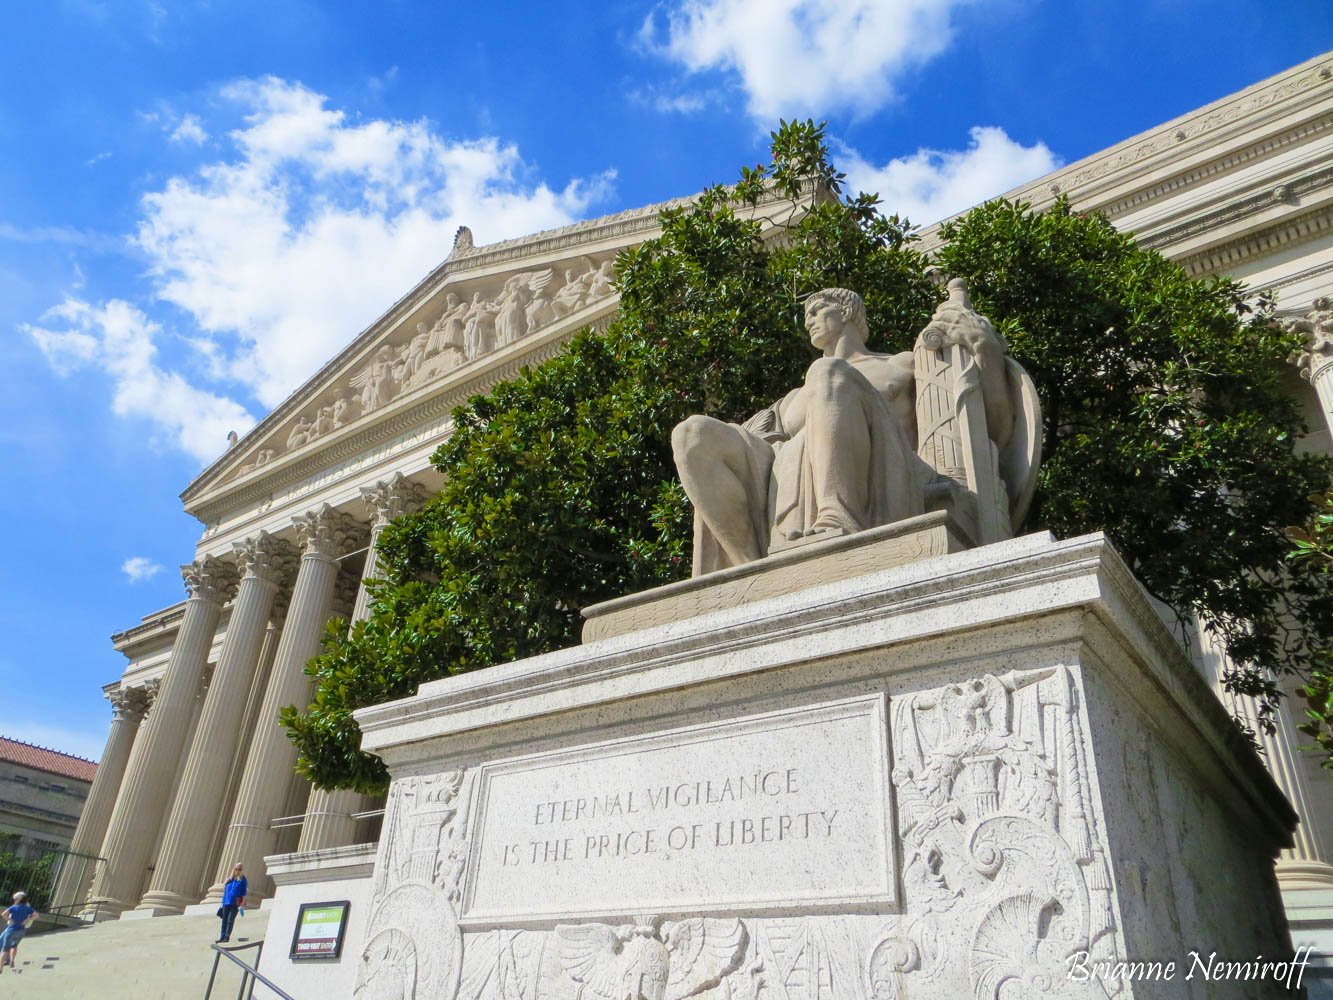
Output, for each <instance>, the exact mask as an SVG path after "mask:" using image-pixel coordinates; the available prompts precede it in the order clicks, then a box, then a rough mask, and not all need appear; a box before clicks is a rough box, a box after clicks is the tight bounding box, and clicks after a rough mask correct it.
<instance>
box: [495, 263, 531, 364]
mask: <svg viewBox="0 0 1333 1000" xmlns="http://www.w3.org/2000/svg"><path fill="white" fill-rule="evenodd" d="M526 279H527V275H525V274H520V275H517V276H515V277H513V278H510V279H509V280H508V281H506V282H505V287H504V292H503V294H502V295H501V296H500V311H499V312H498V313H497V314H496V316H495V346H496V347H505V346H506V345H508V344H512V343H513V342H514V341H516V340H518V339H519V338H520V337H522V336H523V335H524V334H525V333H527V332H528V303H529V302H531V301H532V289H531V288H530V287H529V286H528V283H527V280H526Z"/></svg>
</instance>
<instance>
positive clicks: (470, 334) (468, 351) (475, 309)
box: [463, 292, 498, 361]
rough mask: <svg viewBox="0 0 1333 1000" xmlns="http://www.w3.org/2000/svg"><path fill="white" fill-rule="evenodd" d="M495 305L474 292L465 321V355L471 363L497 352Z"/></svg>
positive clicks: (479, 293)
mask: <svg viewBox="0 0 1333 1000" xmlns="http://www.w3.org/2000/svg"><path fill="white" fill-rule="evenodd" d="M497 311H498V309H497V307H496V305H495V303H493V302H490V301H489V300H487V299H483V298H482V297H481V292H474V293H473V295H472V305H470V306H469V307H468V311H467V317H466V319H464V321H463V353H464V354H465V355H467V359H468V360H469V361H473V360H475V359H477V358H479V357H481V356H482V355H483V354H489V353H490V352H491V351H493V350H495V314H496V312H497Z"/></svg>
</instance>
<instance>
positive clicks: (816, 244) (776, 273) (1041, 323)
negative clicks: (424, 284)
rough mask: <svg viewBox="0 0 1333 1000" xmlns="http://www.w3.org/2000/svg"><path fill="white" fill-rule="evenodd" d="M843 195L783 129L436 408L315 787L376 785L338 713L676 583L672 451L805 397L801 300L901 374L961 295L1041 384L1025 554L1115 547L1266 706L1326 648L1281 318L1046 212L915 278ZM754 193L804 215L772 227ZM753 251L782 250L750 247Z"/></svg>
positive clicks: (889, 228) (975, 241) (319, 719)
mask: <svg viewBox="0 0 1333 1000" xmlns="http://www.w3.org/2000/svg"><path fill="white" fill-rule="evenodd" d="M842 180H843V175H842V174H840V173H837V172H836V171H835V170H834V169H833V167H832V166H831V165H830V161H829V155H828V149H827V147H826V145H825V143H824V132H823V126H816V125H814V123H813V122H805V123H791V124H787V123H783V125H782V127H781V128H780V129H779V130H778V131H777V132H775V133H773V159H772V162H771V164H768V165H758V166H755V167H746V168H743V170H742V171H741V178H740V181H739V182H738V183H737V184H736V185H735V186H732V187H725V188H724V187H721V186H718V187H714V188H711V189H709V190H708V191H705V192H704V193H703V194H702V195H701V196H700V197H699V198H697V199H696V200H695V201H694V203H693V204H692V205H690V206H689V207H686V208H675V209H670V210H667V211H665V212H663V214H662V217H661V224H662V233H661V235H660V236H659V237H657V238H655V239H651V240H648V241H646V242H644V243H643V244H641V245H639V246H637V247H635V248H633V249H631V250H627V251H624V252H622V253H621V254H620V256H619V257H618V258H617V261H616V269H617V288H618V290H619V292H620V311H619V315H618V317H617V318H616V320H615V321H614V322H613V323H612V324H611V326H610V328H609V329H608V331H607V332H606V333H605V334H604V335H600V336H594V335H592V334H591V332H589V331H585V332H584V333H582V334H580V335H579V336H577V337H575V338H574V340H573V341H572V342H571V343H570V344H569V346H568V347H567V348H566V349H565V350H564V352H563V353H562V354H560V355H559V356H557V357H555V358H553V359H551V360H550V361H547V362H545V363H543V364H541V365H539V366H538V367H535V368H531V369H525V370H524V371H523V372H522V373H520V375H519V376H518V377H517V378H515V379H513V380H512V381H509V382H505V383H502V384H500V385H498V386H496V387H495V389H494V390H493V391H492V392H491V393H490V394H488V395H486V396H478V397H474V398H473V399H472V400H470V401H469V402H468V404H467V405H466V406H463V407H461V408H460V409H458V410H457V411H455V414H454V417H455V428H456V429H455V431H454V434H453V436H452V437H451V438H450V439H449V441H448V442H446V443H445V444H444V445H442V446H441V447H440V449H439V450H438V451H437V452H436V454H435V456H434V462H435V465H436V467H437V468H438V469H439V470H440V471H441V472H443V473H444V474H445V486H444V488H443V490H441V492H440V494H439V495H438V496H437V497H436V498H435V499H434V500H432V501H431V502H430V503H429V504H427V505H426V507H425V508H424V509H422V510H421V511H420V512H419V513H417V514H413V515H411V516H409V517H406V518H403V519H401V520H399V521H397V522H395V523H393V524H391V525H390V526H389V527H388V528H386V529H385V531H384V533H383V535H382V536H381V540H380V543H379V545H380V553H381V562H380V566H381V567H382V572H383V574H384V579H383V581H382V582H381V583H379V584H378V585H376V586H375V587H374V594H375V597H376V603H375V605H374V607H373V611H372V613H371V615H370V618H369V619H368V620H366V621H364V622H357V623H356V624H355V625H354V626H353V627H352V628H351V630H350V631H348V630H347V628H346V626H345V624H343V623H337V622H335V623H334V624H333V625H332V626H331V627H330V630H329V632H328V633H327V637H326V644H325V650H326V651H325V652H324V654H323V655H321V656H319V657H317V658H315V659H314V660H312V661H311V663H310V665H309V667H308V671H309V672H310V673H311V674H312V675H313V676H314V677H315V678H316V679H317V682H318V683H317V687H316V693H315V700H314V702H313V703H312V704H311V705H309V706H307V707H305V708H300V709H298V708H297V707H296V706H292V707H289V708H288V709H287V710H285V711H284V713H283V717H282V722H283V724H284V725H285V726H286V727H287V729H288V731H289V735H290V736H291V738H292V739H293V740H294V741H295V742H296V744H297V746H298V747H299V749H300V767H301V769H302V770H303V771H304V772H305V773H306V774H307V775H308V776H309V777H310V778H311V779H312V780H313V781H314V782H315V783H316V784H317V785H320V786H322V787H353V788H358V789H360V790H362V791H366V792H373V791H376V790H379V789H381V788H383V786H384V784H385V781H386V772H385V770H384V767H383V765H382V764H381V763H380V761H379V760H378V759H377V758H375V757H372V756H370V755H368V754H364V753H362V752H361V750H360V745H359V744H360V732H359V730H358V729H357V726H356V723H355V721H354V720H353V719H352V717H351V712H352V711H353V710H354V709H356V708H359V707H362V706H365V705H370V704H374V703H377V702H382V701H386V700H389V699H392V698H401V697H404V696H407V695H410V694H412V693H413V692H414V691H415V690H416V688H417V686H418V685H419V684H421V683H422V682H424V681H427V680H433V679H435V678H439V677H443V676H447V675H449V674H456V673H462V672H464V671H469V670H476V669H479V668H482V667H487V666H491V665H492V664H496V663H501V662H505V661H508V660H513V659H516V658H519V657H524V656H531V655H534V654H537V653H542V652H546V651H548V650H552V649H557V648H560V647H562V646H568V645H572V644H574V643H577V642H578V636H579V629H580V618H579V609H580V608H581V607H584V606H586V605H588V604H592V603H595V602H598V601H603V600H607V599H609V598H612V597H616V596H618V595H621V594H625V593H629V592H632V591H636V590H641V589H644V588H646V587H652V586H656V585H659V584H663V583H667V582H670V581H672V580H676V579H679V578H681V577H684V576H687V575H688V573H689V567H690V551H689V546H690V535H691V511H690V509H689V505H688V501H687V500H686V498H685V496H684V493H683V491H682V490H681V488H680V484H679V482H678V481H677V479H676V474H675V469H674V467H673V464H672V460H671V445H670V435H671V429H672V428H673V427H674V426H675V425H676V424H677V423H678V422H679V421H680V420H682V419H683V418H684V417H686V416H688V415H689V414H692V413H706V414H709V415H711V416H715V417H718V418H720V419H723V420H732V421H743V420H745V419H746V418H747V417H749V416H750V415H751V414H752V413H754V412H755V411H756V410H757V409H759V408H760V407H761V406H763V405H765V404H766V403H767V402H768V401H769V400H772V399H774V398H777V397H780V396H781V395H783V394H784V393H785V392H786V391H787V390H788V389H789V388H791V387H792V386H793V385H795V384H797V383H798V382H799V381H800V379H801V378H802V376H803V374H804V372H805V370H806V368H807V367H808V366H809V364H810V361H811V358H812V353H811V348H810V346H809V341H808V339H807V338H806V336H805V334H804V331H803V329H802V308H801V302H802V299H803V298H804V296H806V295H807V294H809V293H810V292H813V291H815V290H817V289H820V288H824V287H827V286H831V285H832V286H841V287H847V288H853V289H856V290H857V291H859V292H861V293H862V294H863V296H864V298H865V301H866V307H867V313H868V319H869V324H870V329H871V331H872V339H871V343H870V346H871V348H872V349H875V350H882V351H900V350H908V349H910V348H911V346H912V341H913V338H914V337H915V334H916V331H918V330H919V329H921V327H922V326H924V325H925V323H926V321H927V319H928V318H929V316H930V314H931V312H932V311H933V309H934V307H935V305H936V304H937V302H938V301H939V300H940V298H941V297H942V293H941V292H940V291H939V290H938V289H937V287H936V283H935V282H934V281H933V280H932V277H931V274H930V272H931V270H932V268H936V269H939V270H942V271H943V272H944V273H946V274H948V275H950V276H961V277H965V278H967V279H968V283H969V288H970V289H971V293H972V297H973V300H974V302H975V303H976V306H977V308H978V309H979V310H980V311H982V312H984V313H985V314H986V315H988V316H990V317H991V318H992V320H993V321H994V322H995V325H996V327H997V328H998V329H999V330H1000V332H1001V333H1002V334H1003V335H1004V336H1005V338H1006V339H1007V340H1008V343H1009V350H1010V353H1011V354H1012V355H1013V356H1014V357H1015V358H1017V359H1018V360H1019V361H1020V362H1021V363H1022V364H1023V366H1024V367H1025V368H1026V369H1027V370H1028V372H1030V373H1031V374H1032V376H1033V378H1034V379H1035V381H1036V383H1037V387H1038V391H1039V393H1040V395H1041V400H1042V406H1043V414H1044V419H1045V426H1044V429H1043V434H1044V441H1043V454H1044V461H1043V466H1042V470H1041V479H1040V484H1039V487H1038V490H1037V494H1036V498H1035V501H1034V503H1033V505H1032V508H1031V512H1030V513H1029V515H1028V520H1027V523H1026V525H1025V529H1024V530H1028V531H1032V530H1038V529H1049V530H1050V531H1052V532H1054V533H1055V534H1057V535H1059V536H1064V537H1068V536H1072V535H1078V534H1083V533H1085V532H1090V531H1105V532H1107V533H1108V535H1110V537H1111V538H1112V539H1113V541H1114V543H1115V545H1116V547H1117V548H1118V549H1119V551H1120V552H1121V554H1122V555H1123V556H1124V557H1125V558H1126V560H1127V561H1128V563H1129V565H1130V566H1131V567H1132V568H1133V570H1134V572H1135V573H1136V574H1137V575H1138V577H1139V579H1140V580H1142V581H1143V583H1144V585H1145V586H1146V587H1147V588H1148V589H1149V590H1150V591H1151V592H1152V594H1153V595H1154V596H1156V597H1157V598H1158V599H1159V600H1160V601H1161V602H1162V603H1163V604H1164V605H1166V606H1167V607H1168V608H1170V609H1173V610H1174V612H1175V613H1176V614H1177V615H1178V616H1179V617H1180V619H1181V621H1182V622H1193V621H1194V620H1195V619H1196V617H1197V618H1198V619H1200V620H1202V621H1204V622H1205V623H1206V626H1205V627H1207V628H1209V629H1211V630H1213V631H1214V632H1215V633H1216V635H1217V637H1218V639H1219V640H1220V642H1221V643H1222V644H1223V645H1224V646H1225V647H1226V649H1227V650H1228V651H1229V653H1230V654H1231V658H1232V660H1233V661H1234V662H1235V663H1237V664H1240V666H1238V667H1237V668H1236V669H1235V670H1233V671H1232V672H1231V674H1230V675H1229V676H1228V677H1227V678H1226V683H1227V684H1228V686H1229V687H1231V688H1232V689H1233V690H1236V691H1238V692H1243V693H1247V694H1253V695H1256V696H1258V697H1259V698H1260V699H1261V700H1263V701H1267V702H1269V703H1271V699H1272V696H1273V695H1274V693H1275V691H1276V687H1275V685H1276V683H1277V680H1278V678H1279V677H1280V676H1281V675H1282V674H1284V673H1289V672H1292V671H1297V672H1299V671H1305V670H1308V669H1309V667H1310V664H1311V663H1312V662H1314V661H1312V659H1311V651H1313V650H1318V649H1324V648H1327V647H1328V646H1329V645H1330V639H1331V638H1333V596H1331V588H1330V586H1329V584H1330V580H1333V578H1330V577H1329V576H1328V575H1327V574H1324V573H1322V572H1320V571H1319V570H1320V569H1321V567H1319V566H1317V565H1315V564H1314V562H1313V561H1311V560H1306V561H1302V560H1294V561H1293V560H1290V559H1288V555H1289V553H1290V548H1291V542H1290V541H1289V540H1288V538H1287V536H1286V535H1284V533H1283V530H1282V526H1284V525H1290V524H1302V523H1306V522H1307V521H1308V520H1309V518H1310V517H1311V511H1312V507H1311V501H1310V499H1309V497H1310V495H1311V494H1312V493H1314V492H1316V491H1318V490H1320V489H1322V488H1323V487H1324V485H1325V484H1326V483H1327V482H1328V477H1329V471H1330V470H1329V466H1328V464H1327V463H1326V462H1325V461H1324V460H1322V459H1320V458H1315V457H1310V456H1303V455H1300V454H1298V453H1297V452H1296V450H1295V448H1294V443H1295V440H1296V439H1297V438H1298V437H1299V436H1300V435H1301V434H1302V433H1303V431H1304V428H1303V426H1302V424H1301V419H1300V415H1299V413H1298V409H1297V406H1296V405H1295V403H1294V402H1293V401H1292V400H1291V398H1290V397H1289V394H1288V393H1287V392H1285V391H1284V388H1283V385H1284V365H1285V362H1286V359H1287V357H1288V355H1289V354H1290V353H1291V351H1292V349H1293V348H1294V346H1295V336H1294V335H1293V334H1291V333H1289V332H1288V331H1286V330H1285V329H1284V328H1283V327H1282V326H1281V325H1280V324H1279V323H1277V322H1276V321H1275V320H1274V317H1273V314H1272V306H1271V303H1269V302H1266V301H1263V300H1261V301H1260V302H1259V303H1258V305H1257V306H1255V305H1251V304H1247V302H1246V299H1245V296H1244V293H1243V290H1242V288H1241V286H1240V285H1238V284H1237V283H1235V282H1233V281H1230V280H1227V279H1208V280H1194V279H1191V278H1189V277H1188V276H1187V275H1186V274H1185V273H1184V272H1183V271H1182V270H1181V269H1180V268H1179V267H1177V266H1176V265H1174V264H1172V263H1171V262H1170V261H1168V260H1166V259H1165V258H1163V257H1162V256H1160V255H1159V254H1156V253H1153V252H1151V251H1147V250H1143V249H1141V248H1139V247H1138V246H1136V245H1135V244H1134V242H1133V240H1131V239H1130V238H1128V237H1126V236H1123V235H1121V234H1119V233H1117V232H1116V231H1115V230H1114V229H1113V228H1112V226H1111V225H1110V224H1109V223H1108V222H1107V221H1106V220H1105V219H1103V218H1101V217H1098V216H1087V217H1085V216H1083V215H1080V214H1076V213H1074V212H1071V211H1070V208H1069V206H1068V204H1067V203H1066V202H1063V201H1061V202H1059V203H1057V204H1056V205H1055V206H1054V207H1053V208H1051V209H1050V210H1048V211H1046V212H1040V213H1034V212H1031V211H1029V210H1028V208H1027V206H1025V205H1021V204H1013V203H1009V202H1004V201H997V202H992V203H990V204H987V205H984V206H982V207H981V208H978V209H976V210H974V211H972V212H971V213H969V214H968V215H967V216H965V217H964V218H962V219H961V220H960V221H956V222H953V223H949V224H947V225H945V226H944V228H943V233H942V235H943V238H944V245H943V247H942V249H940V250H939V251H938V252H937V253H936V254H935V256H934V258H933V259H932V260H929V261H928V260H927V259H926V258H925V256H924V255H923V254H922V253H921V251H920V250H919V249H918V248H917V246H916V241H915V237H914V235H913V230H912V227H911V226H910V225H909V223H908V222H907V221H906V220H904V219H900V218H899V217H897V216H887V217H886V216H885V215H883V214H882V213H881V212H880V210H879V206H878V199H877V198H876V197H874V196H873V195H866V194H858V195H856V196H854V197H845V196H844V195H843V191H842ZM774 193H776V194H777V195H778V196H779V198H780V199H782V198H785V199H788V200H789V201H790V203H791V205H790V206H789V207H791V208H797V209H800V210H801V211H798V212H795V213H789V212H787V211H783V212H777V213H770V214H772V215H773V218H772V219H768V220H765V218H764V214H765V210H766V207H768V206H771V205H773V194H774ZM807 208H808V210H806V209H807ZM738 210H741V211H738ZM771 225H781V226H782V227H783V228H784V229H785V232H783V233H781V237H782V238H780V239H777V240H773V239H768V240H765V239H764V234H765V231H766V230H767V229H769V227H771ZM770 235H771V234H770Z"/></svg>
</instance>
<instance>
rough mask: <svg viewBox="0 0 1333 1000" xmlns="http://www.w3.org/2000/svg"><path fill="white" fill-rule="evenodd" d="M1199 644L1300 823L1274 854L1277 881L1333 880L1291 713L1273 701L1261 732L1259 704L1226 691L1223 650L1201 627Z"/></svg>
mask: <svg viewBox="0 0 1333 1000" xmlns="http://www.w3.org/2000/svg"><path fill="white" fill-rule="evenodd" d="M1199 635H1200V645H1201V646H1202V649H1203V653H1204V658H1205V661H1207V662H1209V664H1210V666H1211V672H1212V675H1213V676H1212V681H1213V684H1214V687H1215V689H1216V690H1217V692H1218V695H1219V696H1220V697H1221V698H1222V700H1223V702H1224V703H1227V704H1229V705H1230V706H1231V709H1232V713H1233V714H1234V715H1236V716H1237V717H1239V718H1240V719H1243V720H1244V722H1245V725H1246V727H1247V728H1249V729H1250V730H1251V731H1252V732H1253V733H1254V734H1255V737H1256V738H1257V739H1258V741H1259V744H1260V746H1262V747H1263V750H1264V763H1265V764H1266V765H1267V766H1268V771H1269V773H1270V774H1271V775H1272V776H1273V780H1274V781H1276V782H1277V786H1278V787H1279V788H1281V789H1282V791H1283V793H1284V794H1285V795H1286V796H1287V800H1288V801H1289V802H1290V803H1291V806H1292V808H1293V809H1295V810H1296V813H1297V815H1299V816H1300V823H1298V824H1297V826H1296V830H1295V832H1294V833H1293V834H1292V846H1291V847H1290V848H1288V849H1286V850H1284V851H1283V852H1282V853H1281V854H1280V855H1279V856H1278V881H1279V882H1280V883H1284V884H1285V883H1286V882H1288V881H1298V882H1301V883H1314V884H1321V885H1330V886H1333V865H1330V864H1329V861H1330V859H1329V857H1328V856H1327V853H1326V850H1325V842H1324V837H1323V831H1322V830H1321V829H1320V823H1319V816H1318V814H1317V811H1316V810H1315V809H1314V807H1313V802H1312V799H1311V797H1310V792H1309V789H1308V788H1307V787H1306V781H1305V774H1304V772H1303V771H1302V770H1301V761H1300V757H1299V754H1300V750H1299V745H1298V744H1297V742H1296V738H1295V732H1294V729H1293V727H1292V724H1291V719H1290V717H1289V716H1288V715H1287V707H1286V704H1285V703H1283V704H1280V705H1278V706H1277V711H1276V712H1275V713H1274V719H1273V722H1274V725H1275V728H1274V731H1273V732H1271V733H1267V732H1264V729H1263V726H1262V725H1260V721H1259V710H1258V706H1257V705H1256V704H1255V700H1254V699H1253V698H1251V697H1249V696H1248V695H1238V694H1231V693H1229V692H1225V691H1223V690H1222V686H1221V684H1222V677H1223V674H1224V673H1225V670H1226V663H1227V660H1226V653H1225V651H1224V650H1223V649H1222V648H1221V647H1220V645H1219V643H1218V642H1217V641H1216V640H1215V639H1214V638H1213V636H1212V635H1210V634H1209V633H1208V631H1207V630H1206V629H1200V633H1199Z"/></svg>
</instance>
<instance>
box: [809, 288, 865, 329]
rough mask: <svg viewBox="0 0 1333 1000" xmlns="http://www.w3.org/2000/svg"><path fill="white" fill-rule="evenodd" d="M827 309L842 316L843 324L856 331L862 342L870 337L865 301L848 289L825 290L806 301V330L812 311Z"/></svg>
mask: <svg viewBox="0 0 1333 1000" xmlns="http://www.w3.org/2000/svg"><path fill="white" fill-rule="evenodd" d="M827 307H833V308H836V309H837V310H838V312H839V313H840V314H841V315H842V319H843V323H844V324H846V325H847V326H850V327H852V328H853V329H854V330H856V331H857V333H859V334H860V336H861V340H862V341H865V339H866V338H867V337H869V336H870V327H869V324H867V323H866V304H865V301H864V300H863V299H862V298H861V296H859V295H857V294H856V293H855V292H853V291H852V290H851V289H850V288H825V289H822V290H821V291H818V292H815V293H814V294H813V295H811V296H810V297H809V298H808V299H806V300H805V320H806V326H807V328H808V327H809V324H810V318H811V316H812V315H813V313H814V311H816V310H822V309H824V308H827Z"/></svg>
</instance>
